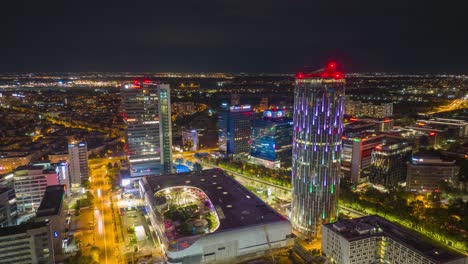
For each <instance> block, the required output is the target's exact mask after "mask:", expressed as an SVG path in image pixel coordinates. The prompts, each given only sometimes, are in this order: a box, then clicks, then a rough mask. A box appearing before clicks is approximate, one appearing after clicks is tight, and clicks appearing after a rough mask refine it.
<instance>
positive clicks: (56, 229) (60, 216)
mask: <svg viewBox="0 0 468 264" xmlns="http://www.w3.org/2000/svg"><path fill="white" fill-rule="evenodd" d="M64 196H65V185H50V186H47V188H46V190H45V192H44V197H43V198H42V201H41V204H40V206H39V208H38V209H37V212H36V218H35V219H34V221H35V222H47V223H48V225H49V227H50V231H51V233H52V236H51V238H50V240H51V241H50V242H51V244H52V245H51V246H52V248H53V249H54V257H55V259H56V260H63V258H64V256H63V252H64V247H63V244H64V243H63V240H64V238H67V237H68V232H65V227H66V226H65V224H64V223H65V212H64V211H63V199H64Z"/></svg>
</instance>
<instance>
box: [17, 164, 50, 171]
mask: <svg viewBox="0 0 468 264" xmlns="http://www.w3.org/2000/svg"><path fill="white" fill-rule="evenodd" d="M22 170H44V166H43V165H23V166H19V167H17V168H16V169H15V171H22Z"/></svg>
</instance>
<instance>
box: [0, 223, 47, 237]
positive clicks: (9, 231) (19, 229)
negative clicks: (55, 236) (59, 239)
mask: <svg viewBox="0 0 468 264" xmlns="http://www.w3.org/2000/svg"><path fill="white" fill-rule="evenodd" d="M44 226H47V222H31V223H27V224H22V225H15V226H9V227H2V228H0V237H2V236H11V235H16V234H23V233H26V232H27V231H28V230H31V229H36V228H41V227H44Z"/></svg>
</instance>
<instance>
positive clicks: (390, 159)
mask: <svg viewBox="0 0 468 264" xmlns="http://www.w3.org/2000/svg"><path fill="white" fill-rule="evenodd" d="M412 151H413V148H412V147H411V145H410V144H409V143H408V142H406V141H403V140H399V139H391V138H387V139H385V140H384V141H383V143H382V144H380V145H378V146H376V147H375V148H374V149H373V150H372V154H371V164H372V165H371V166H370V168H369V170H370V175H369V181H370V182H371V183H373V184H377V185H382V186H385V187H393V186H397V185H398V184H400V183H404V182H405V181H406V162H407V161H409V160H410V158H411V154H412Z"/></svg>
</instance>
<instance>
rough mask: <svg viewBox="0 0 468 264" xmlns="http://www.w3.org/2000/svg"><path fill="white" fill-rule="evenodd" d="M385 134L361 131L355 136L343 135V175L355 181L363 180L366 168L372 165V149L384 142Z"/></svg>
mask: <svg viewBox="0 0 468 264" xmlns="http://www.w3.org/2000/svg"><path fill="white" fill-rule="evenodd" d="M383 140H384V135H377V134H373V133H360V134H358V135H355V136H349V137H346V136H343V156H342V161H341V170H342V172H343V176H344V177H345V178H346V179H347V180H350V181H351V182H353V183H359V182H360V181H361V174H362V171H363V170H364V169H367V168H369V167H370V166H371V154H372V150H373V149H374V148H375V147H377V146H378V145H380V144H382V141H383Z"/></svg>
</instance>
